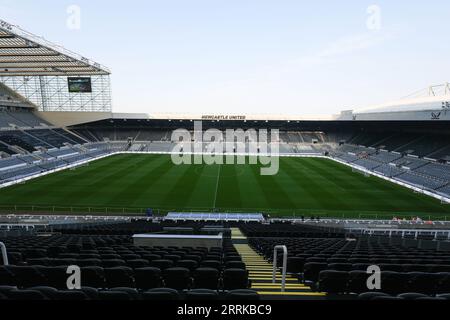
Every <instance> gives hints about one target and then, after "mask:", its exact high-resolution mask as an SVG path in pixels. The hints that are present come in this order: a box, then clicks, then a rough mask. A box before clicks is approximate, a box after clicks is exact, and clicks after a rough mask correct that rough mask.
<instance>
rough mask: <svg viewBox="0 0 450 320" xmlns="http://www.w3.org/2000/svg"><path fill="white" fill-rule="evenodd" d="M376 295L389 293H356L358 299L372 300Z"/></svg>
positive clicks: (383, 295)
mask: <svg viewBox="0 0 450 320" xmlns="http://www.w3.org/2000/svg"><path fill="white" fill-rule="evenodd" d="M376 297H390V295H388V294H387V293H383V292H364V293H361V294H360V295H358V300H373V299H374V298H376Z"/></svg>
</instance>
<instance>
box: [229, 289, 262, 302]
mask: <svg viewBox="0 0 450 320" xmlns="http://www.w3.org/2000/svg"><path fill="white" fill-rule="evenodd" d="M225 299H226V300H229V301H249V300H250V301H257V300H260V296H259V294H258V292H256V291H254V290H232V291H230V292H228V293H227V295H226V296H225Z"/></svg>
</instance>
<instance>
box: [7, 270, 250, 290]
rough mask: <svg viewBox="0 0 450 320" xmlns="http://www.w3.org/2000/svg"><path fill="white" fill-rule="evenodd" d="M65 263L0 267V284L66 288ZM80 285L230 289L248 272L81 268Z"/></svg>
mask: <svg viewBox="0 0 450 320" xmlns="http://www.w3.org/2000/svg"><path fill="white" fill-rule="evenodd" d="M66 271H67V266H60V267H45V266H0V285H12V286H17V287H19V288H28V287H34V286H52V287H56V288H59V289H63V288H66V286H67V285H66V282H67V278H68V275H67V273H66ZM81 283H82V285H85V286H89V287H95V288H114V287H132V288H137V289H140V290H146V289H152V288H158V287H161V286H165V287H168V288H172V289H178V290H183V289H190V288H198V289H214V290H233V289H246V288H249V287H250V281H249V275H248V271H246V270H243V269H236V268H231V269H225V270H224V271H223V272H221V271H219V270H217V269H214V268H197V269H195V270H193V271H191V270H189V269H187V268H182V267H173V268H167V269H163V270H161V269H160V268H155V267H145V268H136V269H131V268H129V267H113V268H102V267H97V266H91V267H82V268H81Z"/></svg>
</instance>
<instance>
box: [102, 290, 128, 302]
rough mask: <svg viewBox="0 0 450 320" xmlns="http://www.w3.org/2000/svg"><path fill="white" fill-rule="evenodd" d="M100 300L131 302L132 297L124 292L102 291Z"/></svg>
mask: <svg viewBox="0 0 450 320" xmlns="http://www.w3.org/2000/svg"><path fill="white" fill-rule="evenodd" d="M98 299H99V300H102V301H129V300H132V299H131V297H130V295H129V294H128V293H126V292H124V291H100V292H99V293H98Z"/></svg>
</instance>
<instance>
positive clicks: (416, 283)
mask: <svg viewBox="0 0 450 320" xmlns="http://www.w3.org/2000/svg"><path fill="white" fill-rule="evenodd" d="M369 276H370V275H369V274H367V272H366V271H360V270H356V271H350V272H346V271H335V270H324V271H321V272H320V273H319V278H318V282H316V283H315V282H312V281H306V283H309V284H311V287H312V288H314V289H316V290H317V291H320V292H327V293H339V294H346V293H347V294H348V293H363V292H366V291H367V290H368V289H369V288H368V284H367V282H368V279H369ZM380 284H381V288H380V290H378V291H382V292H385V293H389V294H401V293H406V292H417V293H422V294H429V295H433V294H440V293H441V294H443V293H449V292H450V273H448V272H443V273H425V272H408V273H404V272H392V271H382V272H381V275H380Z"/></svg>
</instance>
